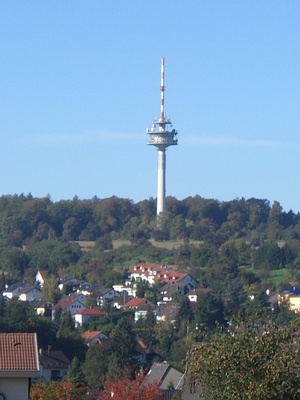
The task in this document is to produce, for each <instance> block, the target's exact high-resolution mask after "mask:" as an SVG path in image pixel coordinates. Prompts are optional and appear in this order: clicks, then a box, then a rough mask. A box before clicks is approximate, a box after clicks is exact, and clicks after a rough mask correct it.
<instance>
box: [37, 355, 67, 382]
mask: <svg viewBox="0 0 300 400" xmlns="http://www.w3.org/2000/svg"><path fill="white" fill-rule="evenodd" d="M39 365H40V373H39V378H42V379H45V380H46V381H48V382H50V381H61V380H64V379H66V378H67V375H68V368H69V365H70V361H69V359H68V358H67V357H66V356H65V354H64V353H63V352H62V351H60V350H56V351H53V350H50V349H49V350H42V349H40V350H39Z"/></svg>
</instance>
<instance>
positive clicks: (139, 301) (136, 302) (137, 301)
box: [123, 297, 153, 310]
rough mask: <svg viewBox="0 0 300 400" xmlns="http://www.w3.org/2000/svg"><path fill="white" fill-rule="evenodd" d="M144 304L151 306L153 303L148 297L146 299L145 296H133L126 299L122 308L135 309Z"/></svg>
mask: <svg viewBox="0 0 300 400" xmlns="http://www.w3.org/2000/svg"><path fill="white" fill-rule="evenodd" d="M145 306H146V307H147V306H153V304H152V303H151V302H150V301H149V300H148V299H146V297H143V298H139V297H134V298H133V299H131V300H129V301H127V303H125V304H124V306H123V308H124V309H125V310H137V309H138V308H141V307H145Z"/></svg>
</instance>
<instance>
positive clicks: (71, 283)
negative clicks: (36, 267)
mask: <svg viewBox="0 0 300 400" xmlns="http://www.w3.org/2000/svg"><path fill="white" fill-rule="evenodd" d="M76 284H78V285H79V284H80V281H78V279H77V278H65V279H61V280H60V282H59V285H58V288H59V290H63V289H65V288H66V287H67V286H72V288H73V286H74V285H75V286H76Z"/></svg>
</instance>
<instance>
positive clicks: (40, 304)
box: [28, 299, 53, 309]
mask: <svg viewBox="0 0 300 400" xmlns="http://www.w3.org/2000/svg"><path fill="white" fill-rule="evenodd" d="M28 304H29V305H30V307H32V308H35V309H36V308H49V307H52V306H53V304H52V303H51V301H49V300H41V299H36V300H33V301H30V302H29V303H28Z"/></svg>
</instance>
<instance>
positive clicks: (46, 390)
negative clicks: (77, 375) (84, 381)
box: [30, 380, 87, 400]
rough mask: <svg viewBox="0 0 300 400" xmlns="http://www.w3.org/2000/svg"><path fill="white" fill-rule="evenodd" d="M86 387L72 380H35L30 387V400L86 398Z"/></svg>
mask: <svg viewBox="0 0 300 400" xmlns="http://www.w3.org/2000/svg"><path fill="white" fill-rule="evenodd" d="M85 393H86V387H85V386H80V385H78V384H76V383H75V382H74V381H72V380H67V381H64V382H51V383H50V384H48V383H47V382H37V383H36V384H35V385H34V386H33V387H32V389H31V392H30V395H31V399H32V400H61V399H64V400H86V399H87V396H86V395H85Z"/></svg>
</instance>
